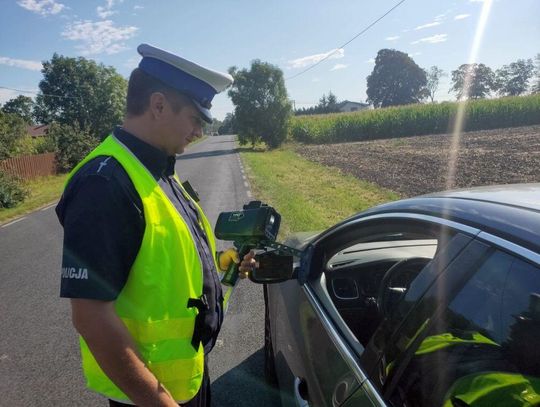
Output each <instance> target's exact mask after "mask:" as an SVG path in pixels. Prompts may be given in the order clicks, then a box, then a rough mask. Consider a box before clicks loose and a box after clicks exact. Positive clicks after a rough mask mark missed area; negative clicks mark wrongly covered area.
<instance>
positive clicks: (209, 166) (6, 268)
mask: <svg viewBox="0 0 540 407" xmlns="http://www.w3.org/2000/svg"><path fill="white" fill-rule="evenodd" d="M235 147H236V146H235V142H234V137H233V136H219V137H208V138H207V139H205V140H204V141H202V142H201V143H198V144H196V145H194V146H192V147H190V148H188V149H187V150H186V152H185V153H184V154H182V155H181V156H179V159H178V161H177V165H176V169H177V173H178V174H179V176H180V178H181V179H182V181H184V180H186V179H187V180H189V181H190V183H191V184H192V185H193V187H194V188H195V189H196V190H197V191H198V193H199V195H200V197H201V203H202V207H203V208H204V210H205V212H206V214H207V216H208V217H209V219H210V222H211V223H212V224H215V221H216V219H217V216H218V214H219V213H220V212H222V211H226V210H237V209H240V208H241V207H242V205H243V204H244V203H246V202H247V201H249V200H250V195H249V186H248V184H247V182H246V181H245V179H244V178H243V174H242V167H241V164H240V159H239V156H238V154H237V153H236V152H235ZM228 246H229V243H226V242H219V247H220V248H226V247H228ZM61 251H62V229H61V227H60V225H59V224H58V221H57V219H56V215H55V213H54V205H53V206H50V207H48V208H44V209H42V210H38V211H36V212H34V213H31V214H29V215H27V216H25V217H23V218H21V219H20V220H18V221H16V222H14V223H8V224H5V225H3V226H2V227H0V406H25V407H26V406H104V405H107V404H106V403H105V402H104V400H103V399H102V398H101V396H99V395H96V394H93V393H91V392H90V391H88V390H86V388H85V386H84V381H83V378H82V372H81V369H80V361H79V350H78V341H77V335H76V333H75V331H74V329H73V327H72V325H71V320H70V310H69V302H68V300H65V299H61V298H59V296H58V293H59V283H60V261H61ZM263 340H264V303H263V295H262V288H261V287H260V286H257V285H255V284H252V283H251V282H249V281H242V282H241V283H240V284H239V285H238V286H237V288H236V289H235V292H234V294H233V298H232V300H231V304H230V307H229V310H228V313H227V315H226V317H225V323H224V328H223V330H222V332H221V334H220V337H219V340H218V343H217V345H216V348H215V349H214V350H213V352H212V353H211V355H210V375H211V378H212V382H213V384H212V398H213V405H214V406H252V405H257V406H258V407H265V406H276V405H279V397H278V395H277V394H275V393H274V392H272V391H271V390H270V388H269V387H268V386H267V385H266V384H265V382H264V378H263V350H262V346H263Z"/></svg>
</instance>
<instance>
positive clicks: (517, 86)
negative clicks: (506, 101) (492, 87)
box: [495, 59, 534, 96]
mask: <svg viewBox="0 0 540 407" xmlns="http://www.w3.org/2000/svg"><path fill="white" fill-rule="evenodd" d="M533 75H534V65H533V61H532V59H527V60H525V59H518V60H517V61H516V62H512V63H511V64H510V65H504V66H503V67H502V68H500V69H497V71H496V73H495V76H496V79H495V81H496V87H497V93H498V94H499V95H501V96H519V95H522V94H524V93H525V92H527V91H528V90H529V80H530V79H531V78H532V77H533Z"/></svg>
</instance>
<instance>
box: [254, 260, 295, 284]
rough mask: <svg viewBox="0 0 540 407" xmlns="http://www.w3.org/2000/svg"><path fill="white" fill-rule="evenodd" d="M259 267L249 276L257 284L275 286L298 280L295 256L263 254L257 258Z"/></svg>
mask: <svg viewBox="0 0 540 407" xmlns="http://www.w3.org/2000/svg"><path fill="white" fill-rule="evenodd" d="M255 260H256V261H257V263H258V267H256V268H255V269H253V270H252V271H251V273H250V274H249V279H250V280H251V281H253V282H254V283H257V284H274V283H282V282H284V281H288V280H291V279H293V278H296V276H295V270H294V266H293V256H289V255H279V254H275V253H274V252H263V253H261V254H257V255H256V256H255Z"/></svg>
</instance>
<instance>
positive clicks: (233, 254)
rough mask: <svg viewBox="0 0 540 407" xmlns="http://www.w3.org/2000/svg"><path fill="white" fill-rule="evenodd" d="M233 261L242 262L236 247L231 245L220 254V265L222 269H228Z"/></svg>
mask: <svg viewBox="0 0 540 407" xmlns="http://www.w3.org/2000/svg"><path fill="white" fill-rule="evenodd" d="M232 262H234V263H236V264H238V263H240V258H239V257H238V252H237V251H236V249H234V248H232V247H231V248H230V249H227V250H225V251H224V252H221V253H220V254H219V258H218V263H219V264H218V265H219V268H220V270H221V271H227V270H228V269H229V267H230V265H231V263H232Z"/></svg>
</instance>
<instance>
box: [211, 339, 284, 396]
mask: <svg viewBox="0 0 540 407" xmlns="http://www.w3.org/2000/svg"><path fill="white" fill-rule="evenodd" d="M263 366H264V349H259V350H258V351H257V352H255V353H254V354H253V355H251V356H250V357H249V358H247V359H246V360H244V361H243V362H242V363H241V364H239V365H238V366H237V367H235V368H234V369H231V370H229V371H228V372H227V373H225V374H224V375H223V376H221V377H220V378H219V379H217V380H216V381H214V382H213V383H212V406H213V407H229V406H237V407H244V406H245V407H247V406H250V407H251V406H257V407H279V406H280V405H281V402H280V398H279V392H278V390H276V389H274V388H273V387H271V386H270V385H268V384H267V383H266V381H265V379H264V372H263ZM210 375H212V372H211V371H210Z"/></svg>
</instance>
